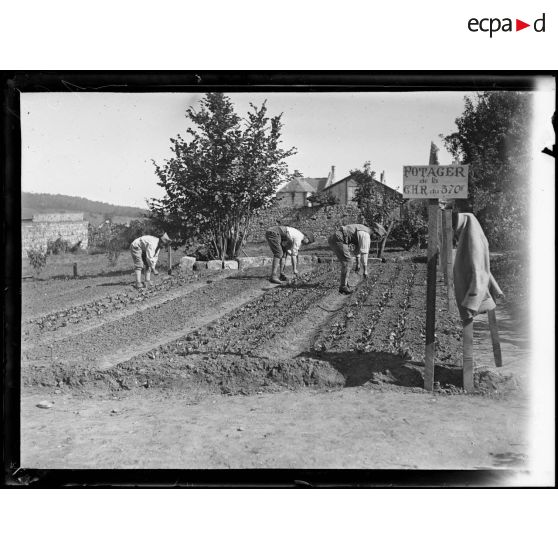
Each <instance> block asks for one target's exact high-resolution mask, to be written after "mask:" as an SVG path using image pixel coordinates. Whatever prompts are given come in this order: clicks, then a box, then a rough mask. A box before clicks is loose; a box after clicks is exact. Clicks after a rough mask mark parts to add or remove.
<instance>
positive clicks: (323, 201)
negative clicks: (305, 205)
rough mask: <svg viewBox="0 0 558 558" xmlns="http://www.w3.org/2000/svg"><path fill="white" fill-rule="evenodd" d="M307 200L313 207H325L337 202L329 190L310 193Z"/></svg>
mask: <svg viewBox="0 0 558 558" xmlns="http://www.w3.org/2000/svg"><path fill="white" fill-rule="evenodd" d="M308 201H309V202H310V203H311V204H312V206H313V207H327V206H332V205H338V204H339V200H338V199H337V198H336V197H335V196H334V195H333V194H332V193H330V192H319V193H316V194H312V195H310V196H308Z"/></svg>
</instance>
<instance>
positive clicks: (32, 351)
mask: <svg viewBox="0 0 558 558" xmlns="http://www.w3.org/2000/svg"><path fill="white" fill-rule="evenodd" d="M270 287H271V285H270V284H269V283H268V282H267V280H266V279H262V278H261V277H250V276H245V275H243V276H238V277H230V278H228V279H225V280H224V281H220V282H219V283H218V285H215V284H210V285H206V286H205V287H201V288H200V289H197V290H195V291H193V292H191V293H189V294H187V295H185V296H182V297H180V298H177V299H174V300H171V301H167V302H163V303H161V304H157V305H155V306H151V307H149V308H147V309H146V310H144V311H141V312H136V313H134V314H132V315H131V316H127V317H124V318H121V319H119V320H116V321H114V322H110V323H107V324H103V325H101V326H99V327H97V328H95V329H93V330H90V331H87V332H85V333H81V334H78V335H75V336H72V337H68V338H65V339H61V340H58V341H56V342H55V343H48V342H46V343H40V342H39V343H38V344H36V345H34V346H31V347H29V348H27V349H26V350H24V351H23V354H22V366H23V368H24V369H26V368H27V366H28V365H33V366H41V367H45V366H46V367H56V366H57V365H68V366H71V365H75V366H77V365H80V367H82V368H83V367H85V368H89V369H91V368H99V367H100V366H101V364H102V362H105V361H106V360H107V359H108V360H110V359H111V355H115V354H123V352H124V353H126V354H129V353H130V354H129V356H128V357H127V358H130V357H131V356H133V354H137V353H141V352H145V351H146V350H149V348H147V349H146V348H145V347H146V346H147V347H149V346H151V345H154V346H158V345H160V344H163V343H165V342H166V341H168V340H170V339H174V338H176V337H177V336H178V337H179V336H181V335H184V334H185V332H186V331H191V330H192V329H197V328H198V327H200V326H201V325H205V324H206V323H209V322H210V321H213V320H215V319H217V318H219V317H220V316H222V315H223V314H224V313H226V312H229V311H231V310H233V309H234V308H236V307H238V306H241V305H242V304H245V303H246V302H248V301H249V300H250V299H251V298H254V297H259V296H261V294H262V289H263V288H265V289H268V288H270ZM134 351H135V352H134Z"/></svg>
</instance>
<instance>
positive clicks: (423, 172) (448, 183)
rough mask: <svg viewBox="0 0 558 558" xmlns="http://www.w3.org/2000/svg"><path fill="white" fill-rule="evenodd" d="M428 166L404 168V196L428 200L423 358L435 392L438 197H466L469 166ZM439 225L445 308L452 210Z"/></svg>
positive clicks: (429, 385)
mask: <svg viewBox="0 0 558 558" xmlns="http://www.w3.org/2000/svg"><path fill="white" fill-rule="evenodd" d="M430 162H431V163H432V164H430V165H418V166H411V165H408V166H404V167H403V197H404V198H408V199H427V200H428V251H427V264H426V269H427V276H426V340H425V357H424V388H425V389H427V390H430V391H432V390H433V389H434V364H435V357H436V347H435V341H436V336H435V333H436V268H437V263H438V254H439V252H440V249H439V242H438V214H439V211H440V209H439V201H438V200H439V198H443V199H453V198H466V197H467V193H468V177H469V167H468V165H438V164H436V163H435V160H433V159H432V157H431V160H430ZM443 215H444V218H443V220H442V224H441V226H442V227H443V228H444V229H445V235H444V236H445V238H446V241H445V242H444V243H443V244H444V250H445V257H444V264H445V268H446V269H445V270H444V278H446V277H447V285H448V305H449V304H450V303H449V299H450V298H451V297H452V294H453V293H452V291H453V289H452V290H451V291H450V281H451V286H453V277H452V279H450V276H451V275H452V272H451V266H452V260H453V257H452V256H453V246H452V242H451V239H452V237H453V235H452V234H450V235H448V229H447V227H448V219H449V227H450V229H451V211H449V210H444V214H443ZM471 354H472V353H471Z"/></svg>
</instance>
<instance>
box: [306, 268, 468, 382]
mask: <svg viewBox="0 0 558 558" xmlns="http://www.w3.org/2000/svg"><path fill="white" fill-rule="evenodd" d="M425 298H426V268H425V266H424V265H423V264H416V263H410V262H408V263H393V264H386V265H383V266H379V267H376V268H373V271H372V273H371V275H370V278H369V279H368V281H366V282H363V283H361V285H360V286H359V288H358V289H357V290H356V292H355V293H354V294H353V295H352V297H351V300H350V302H349V304H348V305H347V306H346V307H345V308H344V309H343V310H342V311H340V312H339V313H338V314H337V315H336V316H335V319H334V320H332V321H331V322H330V324H329V325H328V326H327V327H326V328H324V329H323V330H322V331H321V332H320V334H319V335H318V336H317V337H316V339H315V342H314V344H313V347H312V350H311V351H309V353H308V354H309V355H313V356H314V358H320V359H323V360H326V361H328V362H332V363H335V365H336V366H337V367H338V368H339V369H340V370H341V371H342V373H343V374H344V375H345V377H346V378H347V384H348V385H359V384H361V383H364V382H367V381H375V380H376V379H377V378H378V379H379V380H381V381H387V382H389V383H402V384H403V385H407V386H409V387H419V386H422V376H421V371H420V367H418V366H416V367H409V366H405V364H406V363H407V362H414V363H415V364H417V365H419V366H420V365H422V364H423V363H424V342H425V330H424V324H425V313H426V310H425V304H424V301H425ZM439 308H443V305H442V304H439ZM438 324H439V325H438V333H437V343H436V349H437V353H436V359H437V361H438V362H443V363H444V365H446V366H447V367H449V368H450V369H452V367H453V366H455V365H458V361H457V358H458V355H460V354H461V341H460V340H461V332H460V325H459V319H458V317H457V316H452V315H449V314H448V313H447V311H445V310H441V311H440V312H439V318H438ZM451 372H453V370H451ZM455 372H456V374H453V373H452V374H450V376H451V381H454V380H455V381H457V379H458V374H457V370H455ZM443 375H444V374H443ZM397 376H398V377H397ZM445 376H447V374H445Z"/></svg>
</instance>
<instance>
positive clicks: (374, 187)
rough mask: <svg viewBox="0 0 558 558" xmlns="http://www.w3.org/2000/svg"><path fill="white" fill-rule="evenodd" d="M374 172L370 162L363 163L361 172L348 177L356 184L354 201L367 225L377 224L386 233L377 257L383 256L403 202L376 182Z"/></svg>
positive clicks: (358, 171)
mask: <svg viewBox="0 0 558 558" xmlns="http://www.w3.org/2000/svg"><path fill="white" fill-rule="evenodd" d="M375 176H376V172H375V171H373V170H371V168H370V161H366V163H364V168H363V169H362V170H360V169H355V170H352V171H351V172H350V177H351V178H352V179H353V180H354V181H355V182H356V184H357V190H356V192H355V197H354V199H355V201H356V202H357V204H358V207H359V209H360V211H361V213H362V216H363V217H364V221H365V222H366V223H367V224H372V223H379V224H380V225H382V226H383V227H384V228H385V229H386V231H387V234H386V236H385V237H384V238H383V239H382V241H381V243H380V246H379V247H378V257H379V258H381V257H382V256H383V254H384V249H385V246H386V241H387V239H388V238H389V235H390V234H391V231H392V230H393V227H394V226H395V223H396V221H397V219H398V218H399V216H398V212H397V209H398V208H399V207H400V206H401V205H402V203H403V200H402V199H401V198H400V196H398V195H397V193H396V192H388V191H386V190H385V189H384V187H383V186H382V185H381V184H380V183H379V182H376V180H375V178H374V177H375Z"/></svg>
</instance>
